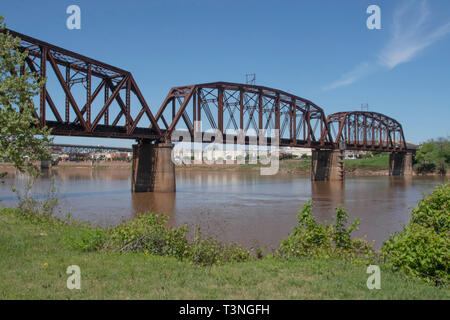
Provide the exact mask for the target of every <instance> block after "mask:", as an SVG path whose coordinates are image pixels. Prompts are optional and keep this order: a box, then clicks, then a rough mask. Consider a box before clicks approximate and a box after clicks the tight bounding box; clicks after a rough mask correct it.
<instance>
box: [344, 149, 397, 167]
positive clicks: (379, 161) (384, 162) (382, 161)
mask: <svg viewBox="0 0 450 320" xmlns="http://www.w3.org/2000/svg"><path fill="white" fill-rule="evenodd" d="M345 168H346V170H350V171H351V170H354V169H362V170H373V171H376V170H388V169H389V154H387V153H386V154H381V155H379V156H375V157H373V158H364V159H346V160H345Z"/></svg>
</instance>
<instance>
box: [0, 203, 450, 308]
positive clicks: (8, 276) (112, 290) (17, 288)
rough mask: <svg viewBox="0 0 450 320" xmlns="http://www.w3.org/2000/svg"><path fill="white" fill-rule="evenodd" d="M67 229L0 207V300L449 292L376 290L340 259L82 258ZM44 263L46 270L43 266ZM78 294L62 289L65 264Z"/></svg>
mask: <svg viewBox="0 0 450 320" xmlns="http://www.w3.org/2000/svg"><path fill="white" fill-rule="evenodd" d="M70 228H74V227H63V228H58V229H54V228H52V227H51V225H50V224H32V223H31V222H30V221H29V220H27V219H24V218H22V217H20V216H19V215H17V214H16V212H15V210H14V209H0V274H1V276H0V299H449V298H450V292H449V290H448V289H444V288H437V287H433V286H431V285H428V284H426V283H424V282H422V281H420V280H409V279H406V278H404V277H403V276H402V275H400V274H397V273H392V272H391V271H389V270H385V268H384V267H383V266H381V268H382V274H381V281H382V282H381V290H368V289H367V287H366V280H367V277H368V275H367V274H366V267H365V266H364V265H358V264H353V263H350V262H347V261H343V260H330V259H313V258H304V259H297V260H292V261H285V260H280V259H277V258H265V259H263V260H253V261H249V262H241V263H232V264H226V265H222V266H212V267H200V266H196V265H192V264H188V263H185V262H180V261H178V260H176V259H174V258H167V257H159V256H149V255H145V254H143V253H142V254H141V253H126V254H118V253H106V252H103V251H94V252H83V251H81V250H74V249H70V248H68V247H67V246H66V245H64V241H62V239H63V237H64V233H66V232H71V231H73V230H70ZM47 264H48V265H47ZM73 264H76V265H78V266H80V268H81V277H82V284H81V290H69V289H67V288H66V281H67V277H68V275H67V274H66V273H65V271H66V268H67V267H68V266H69V265H73Z"/></svg>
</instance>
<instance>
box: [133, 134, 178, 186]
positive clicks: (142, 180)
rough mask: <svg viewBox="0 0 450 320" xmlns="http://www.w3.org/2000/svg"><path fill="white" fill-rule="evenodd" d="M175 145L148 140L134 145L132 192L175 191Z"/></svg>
mask: <svg viewBox="0 0 450 320" xmlns="http://www.w3.org/2000/svg"><path fill="white" fill-rule="evenodd" d="M173 146H174V145H173V144H172V143H157V144H156V143H155V144H154V143H151V141H146V140H141V141H140V142H139V143H138V144H135V145H133V167H132V182H131V191H132V192H175V164H174V163H173V161H172V149H173Z"/></svg>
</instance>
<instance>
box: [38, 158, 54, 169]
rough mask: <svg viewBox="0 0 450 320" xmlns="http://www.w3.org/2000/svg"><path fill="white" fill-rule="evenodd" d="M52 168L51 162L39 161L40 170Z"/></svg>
mask: <svg viewBox="0 0 450 320" xmlns="http://www.w3.org/2000/svg"><path fill="white" fill-rule="evenodd" d="M51 167H52V161H51V160H41V170H48V169H50V168H51Z"/></svg>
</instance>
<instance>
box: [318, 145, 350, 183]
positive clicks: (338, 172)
mask: <svg viewBox="0 0 450 320" xmlns="http://www.w3.org/2000/svg"><path fill="white" fill-rule="evenodd" d="M344 178H345V162H344V151H343V150H342V151H341V150H312V160H311V180H312V181H343V180H344Z"/></svg>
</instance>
